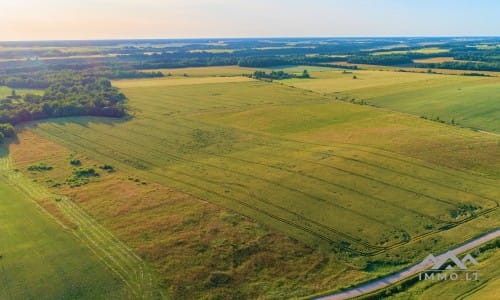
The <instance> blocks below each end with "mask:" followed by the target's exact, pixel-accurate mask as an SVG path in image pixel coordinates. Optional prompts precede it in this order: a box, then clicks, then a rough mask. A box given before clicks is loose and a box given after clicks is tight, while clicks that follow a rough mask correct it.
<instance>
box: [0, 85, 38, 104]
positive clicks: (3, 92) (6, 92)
mask: <svg viewBox="0 0 500 300" xmlns="http://www.w3.org/2000/svg"><path fill="white" fill-rule="evenodd" d="M12 90H13V89H11V88H9V87H6V86H2V85H0V100H1V99H4V98H5V97H7V96H10V95H12ZM14 90H16V94H17V95H19V96H21V95H24V94H28V93H31V94H37V95H40V94H43V91H40V90H30V89H14Z"/></svg>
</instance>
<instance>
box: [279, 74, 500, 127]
mask: <svg viewBox="0 0 500 300" xmlns="http://www.w3.org/2000/svg"><path fill="white" fill-rule="evenodd" d="M312 76H313V77H314V78H313V79H309V80H298V79H292V80H287V81H286V83H287V84H289V85H293V86H296V87H300V88H303V89H308V90H313V91H317V92H320V93H324V94H329V95H334V96H336V97H339V98H342V99H347V100H351V99H354V100H353V101H356V102H360V101H364V102H366V103H369V104H373V105H376V106H379V107H385V108H389V109H392V110H396V111H401V112H405V113H411V114H414V115H417V116H424V117H426V118H429V119H438V118H439V120H442V121H444V122H446V123H451V122H453V123H455V124H459V125H462V126H465V127H471V128H477V129H482V130H486V131H491V132H495V133H499V132H500V79H499V78H498V77H471V76H455V75H441V74H417V73H410V72H390V71H371V70H370V71H368V70H363V71H361V70H360V71H354V72H352V73H343V72H342V71H331V72H321V73H312ZM353 76H356V77H357V79H353ZM452 120H453V121H452Z"/></svg>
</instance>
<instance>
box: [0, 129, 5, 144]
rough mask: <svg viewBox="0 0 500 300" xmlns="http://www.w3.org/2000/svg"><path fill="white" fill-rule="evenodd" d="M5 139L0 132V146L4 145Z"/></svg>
mask: <svg viewBox="0 0 500 300" xmlns="http://www.w3.org/2000/svg"><path fill="white" fill-rule="evenodd" d="M4 139H5V136H4V134H3V133H1V132H0V144H1V143H3V141H4Z"/></svg>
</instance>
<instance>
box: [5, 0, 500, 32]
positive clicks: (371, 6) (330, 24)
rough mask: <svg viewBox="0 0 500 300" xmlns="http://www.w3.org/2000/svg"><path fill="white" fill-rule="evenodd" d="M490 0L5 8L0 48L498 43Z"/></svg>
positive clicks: (205, 0)
mask: <svg viewBox="0 0 500 300" xmlns="http://www.w3.org/2000/svg"><path fill="white" fill-rule="evenodd" d="M498 12H500V2H498V1H493V0H480V1H475V2H474V3H471V2H470V1H465V0H463V1H451V0H443V1H439V2H438V3H436V1H432V0H423V1H418V3H417V2H412V3H406V2H402V1H396V0H380V1H369V0H351V1H347V0H332V1H327V0H310V1H308V2H307V4H305V3H304V2H302V1H299V0H288V1H286V0H274V1H264V0H256V1H251V2H248V1H241V0H235V1H231V2H230V3H227V1H223V0H200V1H196V3H195V2H194V1H182V0H167V1H155V0H101V1H99V0H86V1H79V2H78V3H74V2H68V1H64V0H46V1H43V2H40V1H37V0H25V1H23V2H13V1H9V2H8V3H4V4H3V5H2V10H1V11H0V27H1V28H2V31H1V32H0V40H1V41H20V40H88V39H163V38H165V39H168V38H233V37H236V38H242V37H248V38H252V37H392V36H498V35H500V18H498V17H497V14H498Z"/></svg>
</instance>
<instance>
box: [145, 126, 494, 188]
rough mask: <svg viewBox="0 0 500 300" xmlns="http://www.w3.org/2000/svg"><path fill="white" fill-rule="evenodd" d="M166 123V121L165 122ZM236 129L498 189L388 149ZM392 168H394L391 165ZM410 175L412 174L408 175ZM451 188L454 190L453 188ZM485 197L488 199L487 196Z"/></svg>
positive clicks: (435, 178)
mask: <svg viewBox="0 0 500 300" xmlns="http://www.w3.org/2000/svg"><path fill="white" fill-rule="evenodd" d="M149 119H152V120H157V121H160V122H161V121H162V120H159V119H154V118H151V117H149ZM182 120H183V121H187V122H192V123H197V124H200V125H202V126H211V127H213V128H218V129H227V127H222V126H221V125H220V124H218V123H213V122H206V121H201V120H200V119H191V118H189V119H188V118H182ZM163 122H164V121H163ZM175 124H176V125H178V126H185V125H183V122H180V121H179V120H177V122H176V123H175ZM236 129H238V130H240V131H241V132H245V133H248V134H254V135H256V136H262V137H267V138H269V139H275V140H279V141H283V142H288V143H290V144H293V145H297V144H299V145H300V144H302V145H309V146H317V147H332V146H334V147H338V148H344V149H346V150H348V151H352V150H356V151H359V152H361V153H366V154H369V155H373V156H375V157H377V158H376V159H375V161H374V162H373V164H375V165H376V164H379V163H380V164H384V163H385V162H395V163H396V165H397V167H396V168H393V170H394V171H398V170H401V169H404V170H412V169H416V170H418V169H424V170H427V171H428V172H430V173H429V174H428V175H429V176H430V175H433V176H432V177H431V178H432V181H430V182H438V181H439V180H441V179H442V178H443V176H446V178H447V180H448V179H450V180H452V181H453V179H455V181H456V180H461V181H472V182H474V183H475V184H480V185H482V186H486V187H492V188H496V187H497V183H496V182H495V181H494V180H491V179H488V178H480V177H478V176H476V175H472V174H470V173H467V172H465V171H464V170H459V169H455V168H452V167H443V166H439V167H438V166H436V165H434V164H431V163H429V162H426V161H422V160H420V159H418V158H414V157H410V156H404V155H402V154H400V153H397V152H394V151H390V150H387V149H381V148H377V147H371V146H363V145H358V144H353V143H345V142H338V141H336V142H335V143H334V144H333V145H329V144H322V143H318V142H311V141H303V140H297V139H293V138H289V137H284V136H279V135H275V134H270V133H266V132H262V131H255V130H250V129H248V128H240V127H237V128H236ZM391 167H394V166H393V165H391ZM408 175H410V174H408ZM413 175H414V176H418V175H417V174H413ZM457 186H459V182H457ZM451 188H454V187H452V186H451ZM485 197H487V196H486V195H485Z"/></svg>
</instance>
